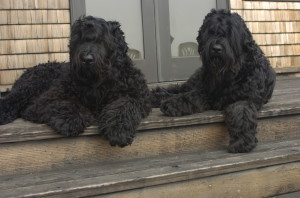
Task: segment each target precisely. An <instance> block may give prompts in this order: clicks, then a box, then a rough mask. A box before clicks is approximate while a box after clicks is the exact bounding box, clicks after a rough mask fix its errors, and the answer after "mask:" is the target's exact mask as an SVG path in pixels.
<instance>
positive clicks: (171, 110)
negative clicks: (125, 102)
mask: <svg viewBox="0 0 300 198" xmlns="http://www.w3.org/2000/svg"><path fill="white" fill-rule="evenodd" d="M197 41H198V44H199V48H198V52H199V54H200V56H201V60H202V62H203V67H202V68H200V69H198V70H197V71H196V72H195V73H194V74H193V75H192V76H191V77H190V78H189V79H188V81H187V82H185V83H184V84H182V85H176V86H170V87H168V88H166V89H163V88H159V87H158V88H156V89H154V90H152V94H153V99H152V103H153V106H154V107H159V106H160V109H161V111H162V112H163V113H164V114H165V115H167V116H183V115H188V114H193V113H199V112H203V111H205V110H224V113H225V122H226V124H227V126H228V128H229V134H230V146H229V148H228V150H229V152H232V153H236V152H249V151H251V150H252V149H253V148H254V147H255V146H256V143H257V139H256V137H255V134H256V127H257V110H259V109H261V107H262V105H263V104H265V103H267V102H268V100H269V99H270V98H271V95H272V92H273V88H274V85H275V80H276V75H275V72H274V70H273V69H272V68H271V66H270V63H269V61H268V60H267V59H266V57H265V56H264V53H263V52H262V51H261V49H260V48H259V46H258V45H257V44H256V43H255V41H254V40H253V38H252V35H251V33H250V31H249V29H248V28H247V27H246V25H245V23H244V21H243V19H242V18H241V17H240V16H239V15H238V14H236V13H233V14H232V13H229V12H227V11H225V10H212V11H211V12H210V13H209V14H208V15H207V16H206V17H205V19H204V23H203V25H202V27H201V28H200V30H199V35H198V37H197Z"/></svg>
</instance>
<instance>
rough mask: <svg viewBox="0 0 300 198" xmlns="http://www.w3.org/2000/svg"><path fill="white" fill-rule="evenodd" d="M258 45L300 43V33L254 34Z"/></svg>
mask: <svg viewBox="0 0 300 198" xmlns="http://www.w3.org/2000/svg"><path fill="white" fill-rule="evenodd" d="M253 39H254V40H255V41H256V43H257V44H258V45H282V44H295V43H298V44H299V43H300V33H281V34H253Z"/></svg>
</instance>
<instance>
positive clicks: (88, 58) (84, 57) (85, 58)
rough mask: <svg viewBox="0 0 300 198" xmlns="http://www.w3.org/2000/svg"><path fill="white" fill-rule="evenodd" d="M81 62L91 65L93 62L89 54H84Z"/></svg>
mask: <svg viewBox="0 0 300 198" xmlns="http://www.w3.org/2000/svg"><path fill="white" fill-rule="evenodd" d="M82 61H83V62H85V63H92V62H94V57H93V55H91V54H86V55H84V56H83V57H82Z"/></svg>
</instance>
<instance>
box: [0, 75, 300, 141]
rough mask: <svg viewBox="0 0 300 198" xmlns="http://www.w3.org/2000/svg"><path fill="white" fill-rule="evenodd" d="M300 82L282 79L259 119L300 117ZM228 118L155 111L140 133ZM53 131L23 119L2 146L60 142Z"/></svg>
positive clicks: (8, 130) (3, 133) (6, 132)
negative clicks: (16, 143)
mask: <svg viewBox="0 0 300 198" xmlns="http://www.w3.org/2000/svg"><path fill="white" fill-rule="evenodd" d="M299 85H300V78H282V79H280V80H278V81H277V84H276V88H275V90H274V95H273V98H272V99H271V101H270V102H269V103H268V104H266V105H265V106H264V107H263V109H262V110H261V111H260V112H259V114H258V118H259V119H264V118H268V117H275V116H286V115H295V114H300V86H299ZM223 121H224V116H223V114H222V113H221V112H219V111H206V112H203V113H199V114H194V115H188V116H182V117H166V116H164V115H163V114H162V113H161V112H160V111H159V109H156V108H154V109H153V111H152V113H151V114H150V116H149V117H147V118H146V119H144V120H143V121H142V122H141V124H140V126H139V128H138V130H139V131H140V132H142V131H143V130H149V129H159V128H170V127H176V126H188V125H196V124H197V125H199V124H209V123H217V122H223ZM97 134H98V131H97V127H96V126H90V127H88V128H87V129H86V130H85V133H83V134H82V135H83V136H89V135H97ZM60 137H62V136H61V135H59V134H57V133H55V132H54V131H53V130H52V129H51V128H50V127H48V126H46V125H44V124H35V123H31V122H28V121H24V120H22V119H18V120H16V121H14V122H13V123H10V124H7V125H2V126H0V143H7V142H18V141H27V140H41V139H52V138H60Z"/></svg>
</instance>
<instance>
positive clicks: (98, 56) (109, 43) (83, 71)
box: [0, 16, 151, 147]
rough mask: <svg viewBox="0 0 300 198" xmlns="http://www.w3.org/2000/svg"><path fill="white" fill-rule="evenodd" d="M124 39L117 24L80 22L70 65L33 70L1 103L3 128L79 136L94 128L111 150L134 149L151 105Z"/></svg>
mask: <svg viewBox="0 0 300 198" xmlns="http://www.w3.org/2000/svg"><path fill="white" fill-rule="evenodd" d="M124 39H125V38H124V35H123V32H122V30H121V29H120V24H119V23H118V22H111V21H105V20H103V19H100V18H94V17H92V16H87V17H83V18H80V19H78V20H77V21H76V22H75V23H74V25H73V26H72V30H71V40H70V44H69V48H70V63H56V62H52V63H46V64H40V65H38V66H36V67H33V68H31V69H28V70H27V71H26V72H25V73H24V74H23V75H22V76H21V77H20V78H19V79H18V80H17V81H16V82H15V84H14V86H13V88H12V90H11V92H10V94H9V95H7V97H6V98H4V99H2V100H1V101H0V124H6V123H9V122H11V121H13V120H15V119H16V118H18V117H22V118H24V119H26V120H29V121H33V122H37V123H46V124H48V125H49V126H51V127H52V128H53V129H54V130H55V131H57V132H58V133H61V134H63V135H65V136H77V135H78V134H80V133H82V132H83V131H84V129H85V128H86V127H87V126H89V125H91V124H92V123H93V124H98V125H99V130H100V132H101V133H102V134H103V135H104V136H105V137H106V138H107V139H108V140H109V142H110V144H111V145H112V146H115V145H118V146H120V147H123V146H126V145H129V144H131V143H132V141H133V137H134V135H135V132H136V128H137V126H138V125H139V123H140V121H141V119H142V118H144V117H146V116H147V115H148V114H149V112H150V111H151V101H150V91H149V90H148V87H147V84H146V81H145V79H144V76H143V74H142V73H141V72H140V71H139V70H138V69H136V68H134V67H133V63H132V61H131V59H130V58H129V57H128V55H127V50H128V47H127V44H126V42H125V40H124Z"/></svg>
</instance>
